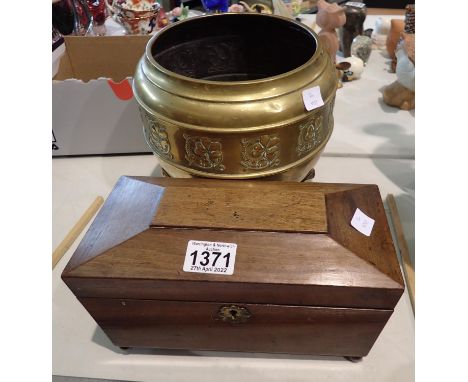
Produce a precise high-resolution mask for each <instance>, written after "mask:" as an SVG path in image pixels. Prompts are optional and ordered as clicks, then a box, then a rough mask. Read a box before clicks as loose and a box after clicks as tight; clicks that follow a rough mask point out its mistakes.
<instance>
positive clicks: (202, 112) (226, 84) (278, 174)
mask: <svg viewBox="0 0 468 382" xmlns="http://www.w3.org/2000/svg"><path fill="white" fill-rule="evenodd" d="M313 86H319V87H320V91H321V95H322V98H323V101H324V105H323V106H321V107H319V108H317V109H314V110H312V111H306V109H305V107H304V104H303V101H302V91H303V90H305V89H308V88H310V87H313ZM336 86H337V79H336V75H335V69H334V67H333V65H332V64H331V61H330V59H329V57H328V56H327V54H326V53H324V51H323V50H322V47H321V46H320V43H319V41H318V38H317V36H316V35H315V34H314V32H312V31H311V30H310V29H308V28H307V27H305V26H303V25H302V24H300V23H297V22H295V21H292V20H289V19H285V18H282V17H278V16H268V15H261V14H235V13H232V14H231V13H227V14H218V15H210V16H203V17H198V18H192V19H187V20H185V21H182V22H179V23H175V24H173V25H172V26H170V27H168V28H166V29H164V30H163V31H162V32H161V33H159V34H157V35H156V36H154V37H153V38H152V39H151V40H150V41H149V43H148V45H147V49H146V54H145V55H144V56H143V58H142V59H141V61H140V62H139V64H138V66H137V69H136V73H135V77H134V83H133V88H134V94H135V97H136V99H137V101H138V103H139V105H140V111H141V117H142V121H143V126H144V133H145V137H146V140H147V142H148V145H149V146H150V147H151V149H152V150H153V151H154V153H155V154H156V155H157V156H158V157H159V159H160V162H161V166H162V167H163V168H164V170H166V172H167V173H168V174H169V175H171V176H174V177H189V176H204V177H212V178H227V179H242V178H256V177H269V178H271V179H281V180H297V181H298V180H302V179H303V178H304V177H306V175H307V174H308V173H309V171H311V170H312V169H313V166H314V165H315V163H316V162H317V160H318V157H319V155H320V153H321V152H322V150H323V148H324V147H325V144H326V143H327V141H328V140H329V138H330V135H331V133H332V130H333V105H334V98H335V92H336Z"/></svg>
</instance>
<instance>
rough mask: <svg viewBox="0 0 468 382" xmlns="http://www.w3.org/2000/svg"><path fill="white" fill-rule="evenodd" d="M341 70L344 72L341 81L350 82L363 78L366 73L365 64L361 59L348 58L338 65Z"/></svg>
mask: <svg viewBox="0 0 468 382" xmlns="http://www.w3.org/2000/svg"><path fill="white" fill-rule="evenodd" d="M336 66H337V68H338V69H339V70H343V76H342V77H341V80H342V81H343V82H349V81H354V80H358V79H359V78H361V74H362V72H363V71H364V62H363V61H362V60H361V59H360V58H359V57H354V56H351V57H346V58H345V59H343V60H342V61H341V62H340V63H339V64H337V65H336Z"/></svg>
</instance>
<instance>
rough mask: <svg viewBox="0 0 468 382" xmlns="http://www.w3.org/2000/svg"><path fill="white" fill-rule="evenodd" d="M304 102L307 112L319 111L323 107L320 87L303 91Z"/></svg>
mask: <svg viewBox="0 0 468 382" xmlns="http://www.w3.org/2000/svg"><path fill="white" fill-rule="evenodd" d="M302 100H303V101H304V106H305V108H306V110H307V111H311V110H314V109H317V108H318V107H320V106H323V99H322V94H321V93H320V86H314V87H313V88H309V89H306V90H303V91H302Z"/></svg>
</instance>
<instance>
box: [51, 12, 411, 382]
mask: <svg viewBox="0 0 468 382" xmlns="http://www.w3.org/2000/svg"><path fill="white" fill-rule="evenodd" d="M309 20H310V19H309ZM367 21H368V22H371V21H372V20H369V17H368V20H367ZM374 22H375V20H374ZM372 25H373V24H372ZM366 27H367V26H366ZM385 61H386V59H385V57H384V56H383V55H381V53H380V52H379V51H373V53H372V55H371V60H370V62H369V64H368V66H367V67H366V69H365V72H364V75H363V78H362V79H361V80H359V81H356V82H351V83H347V84H345V87H344V88H342V89H340V90H338V93H337V99H336V106H335V110H336V111H335V131H334V133H333V135H332V139H331V140H330V142H329V144H328V145H327V150H326V152H325V153H324V155H322V157H321V159H320V160H319V162H318V164H317V165H316V177H315V179H314V181H319V182H349V183H372V184H377V185H378V186H379V188H380V192H381V194H382V196H383V197H384V198H385V196H386V195H387V194H388V193H392V194H394V195H395V198H396V201H397V205H398V208H399V212H400V215H401V216H400V217H401V220H402V224H403V228H404V231H405V235H406V239H407V241H408V244H409V247H410V252H411V255H412V256H414V189H415V187H414V113H410V112H404V111H400V110H396V109H393V108H387V107H385V106H384V105H383V104H382V103H381V102H380V101H379V93H378V90H379V89H378V88H379V86H381V85H382V83H387V82H388V83H391V82H392V81H393V80H394V78H395V77H394V76H395V75H394V74H390V73H388V72H387V71H386V62H385ZM52 163H53V165H52V169H53V213H52V219H53V227H52V232H53V237H52V240H53V247H54V248H55V247H56V246H57V245H58V244H59V242H60V241H61V240H62V239H63V238H64V237H65V235H66V234H67V232H68V231H69V230H70V229H71V228H72V226H73V225H74V223H75V222H76V221H77V220H78V219H79V217H80V216H81V215H82V214H83V212H84V211H85V209H86V208H87V207H88V206H89V205H90V204H91V202H92V201H93V200H94V198H95V197H96V196H98V195H102V196H104V197H106V196H107V195H108V194H109V192H110V191H111V189H112V187H113V186H114V184H115V183H116V181H117V179H118V178H119V177H120V176H121V175H146V176H160V167H159V165H158V162H157V159H156V157H154V156H152V155H139V156H123V157H92V158H62V159H54V160H53V162H52ZM85 231H86V230H85ZM85 231H84V232H85ZM83 235H84V233H83V234H82V235H81V236H80V237H79V238H78V240H76V242H75V243H74V245H73V246H72V247H71V248H70V250H69V251H68V252H67V253H66V254H65V256H64V257H63V259H62V260H61V261H60V262H59V263H58V265H57V266H56V268H55V269H54V271H53V374H55V375H64V376H76V377H88V378H106V379H117V380H128V381H148V382H151V381H186V380H189V379H190V380H192V381H207V382H209V381H217V382H219V381H238V380H242V381H245V382H248V381H263V380H268V381H292V382H293V381H305V380H312V379H313V380H314V381H363V382H365V381H389V382H390V381H392V382H393V381H401V382H404V381H412V380H414V316H413V312H412V308H411V304H410V300H409V297H408V293H407V291H405V293H404V295H403V296H402V298H401V299H400V301H399V302H398V304H397V306H396V308H395V312H394V314H393V315H392V317H391V318H390V320H389V322H388V324H387V325H386V327H385V328H384V330H383V331H382V333H381V335H380V336H379V338H378V339H377V341H376V343H375V345H374V347H373V348H372V350H371V352H370V354H369V355H368V356H367V357H365V358H364V359H363V360H362V362H360V363H356V364H355V363H350V362H348V361H345V360H343V359H342V358H331V357H326V358H319V357H309V356H288V355H268V354H250V353H248V354H240V353H218V352H188V351H158V350H147V351H137V350H134V351H131V352H130V353H129V354H125V353H123V352H122V351H121V350H120V349H119V348H116V347H114V346H113V345H112V344H111V342H110V341H109V340H108V339H107V337H106V336H105V335H104V333H103V332H102V331H101V330H100V329H99V327H98V326H97V325H96V323H95V322H94V320H93V319H92V318H91V317H90V316H89V314H88V313H87V312H86V311H85V310H84V308H83V307H82V306H81V304H80V303H79V302H78V300H77V299H76V298H75V297H74V295H73V294H72V293H71V292H70V291H69V289H68V288H67V287H66V285H65V284H64V283H63V282H62V281H61V279H60V274H61V272H62V270H63V268H64V267H65V265H66V263H67V261H68V260H69V258H70V257H71V255H72V253H73V252H74V250H75V249H76V247H77V246H78V243H79V242H80V240H81V238H82V237H83Z"/></svg>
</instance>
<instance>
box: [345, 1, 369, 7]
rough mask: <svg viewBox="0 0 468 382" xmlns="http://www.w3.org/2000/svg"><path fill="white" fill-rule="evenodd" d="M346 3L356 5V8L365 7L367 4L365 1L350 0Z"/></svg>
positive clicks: (351, 5)
mask: <svg viewBox="0 0 468 382" xmlns="http://www.w3.org/2000/svg"><path fill="white" fill-rule="evenodd" d="M345 5H349V6H350V7H356V8H364V6H365V4H364V3H358V2H356V1H349V2H347V3H346V4H345Z"/></svg>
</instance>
